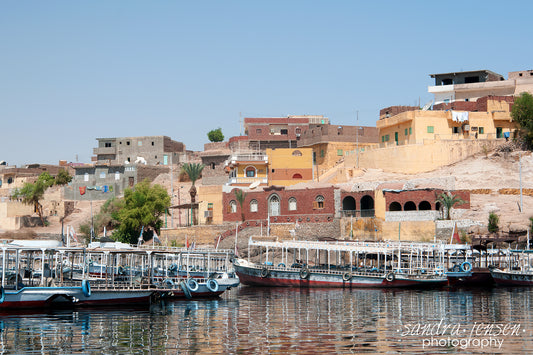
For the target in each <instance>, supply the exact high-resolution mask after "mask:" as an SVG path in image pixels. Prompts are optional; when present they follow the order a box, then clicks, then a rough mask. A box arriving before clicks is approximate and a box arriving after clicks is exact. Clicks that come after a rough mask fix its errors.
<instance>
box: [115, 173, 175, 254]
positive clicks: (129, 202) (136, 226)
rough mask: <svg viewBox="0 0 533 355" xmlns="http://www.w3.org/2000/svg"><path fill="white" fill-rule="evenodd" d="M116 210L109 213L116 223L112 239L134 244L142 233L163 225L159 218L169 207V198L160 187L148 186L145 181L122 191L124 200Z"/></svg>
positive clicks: (148, 183) (147, 182) (165, 191)
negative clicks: (116, 227) (117, 224)
mask: <svg viewBox="0 0 533 355" xmlns="http://www.w3.org/2000/svg"><path fill="white" fill-rule="evenodd" d="M116 207H118V210H117V211H114V212H112V213H111V215H112V217H113V219H115V220H116V221H118V223H119V226H118V229H117V230H115V232H114V233H113V238H114V239H115V240H118V241H120V242H124V243H130V244H136V243H137V240H138V238H139V235H140V233H141V230H142V228H143V226H144V231H148V229H150V228H152V229H154V230H156V231H159V229H160V228H161V226H162V225H163V221H162V220H161V216H163V214H164V213H165V212H166V211H167V209H168V208H169V207H170V196H169V195H168V193H167V190H166V189H165V188H163V187H162V186H161V185H157V184H156V185H153V186H151V185H150V182H149V181H148V180H147V179H146V180H144V181H143V182H141V183H139V184H137V185H135V186H134V187H133V188H132V189H126V190H125V191H124V198H123V199H121V200H120V202H119V203H118V204H117V206H116Z"/></svg>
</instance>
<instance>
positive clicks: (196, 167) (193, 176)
mask: <svg viewBox="0 0 533 355" xmlns="http://www.w3.org/2000/svg"><path fill="white" fill-rule="evenodd" d="M204 167H205V165H203V164H199V163H185V164H183V167H182V168H181V170H182V171H183V172H185V173H186V174H187V175H188V176H189V179H190V180H191V181H192V186H191V188H190V190H189V194H190V195H191V205H192V204H194V203H195V202H196V186H194V183H195V182H196V180H198V179H199V178H200V177H201V176H202V170H204ZM192 215H193V225H194V224H197V223H196V216H195V214H194V213H193V214H192Z"/></svg>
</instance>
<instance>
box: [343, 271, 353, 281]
mask: <svg viewBox="0 0 533 355" xmlns="http://www.w3.org/2000/svg"><path fill="white" fill-rule="evenodd" d="M342 279H343V280H344V281H350V280H351V279H352V274H351V273H349V272H345V273H344V275H342Z"/></svg>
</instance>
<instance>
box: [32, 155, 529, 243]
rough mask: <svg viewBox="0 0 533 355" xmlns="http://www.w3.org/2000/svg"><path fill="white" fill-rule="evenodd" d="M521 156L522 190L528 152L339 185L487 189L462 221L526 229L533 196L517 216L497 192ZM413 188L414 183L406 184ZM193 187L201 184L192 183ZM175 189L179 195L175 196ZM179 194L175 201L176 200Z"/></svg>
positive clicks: (84, 208) (80, 217) (514, 204)
mask: <svg viewBox="0 0 533 355" xmlns="http://www.w3.org/2000/svg"><path fill="white" fill-rule="evenodd" d="M520 154H521V156H522V186H523V188H529V189H532V188H533V155H532V154H531V152H521V153H520V152H511V153H491V154H489V155H488V156H485V155H478V156H475V157H472V158H469V159H467V160H464V161H462V162H460V163H457V164H454V165H451V166H447V167H444V168H441V169H438V170H436V171H432V172H428V173H423V174H416V175H407V174H395V173H388V172H383V171H382V170H379V169H368V170H362V171H361V172H360V174H359V176H357V177H355V178H353V179H352V180H351V181H350V182H348V183H345V184H341V186H342V187H343V188H344V189H348V190H352V189H355V187H356V186H362V187H364V186H365V184H369V185H368V186H377V185H378V184H379V183H383V182H390V181H398V182H408V185H409V181H415V182H420V181H422V183H421V184H422V185H423V186H428V185H437V186H438V185H439V183H440V182H441V181H443V180H445V181H447V182H449V181H452V184H453V185H454V187H455V189H468V190H473V189H488V190H491V191H492V192H491V193H489V194H472V195H471V209H470V211H467V212H466V213H465V214H464V215H463V216H462V218H469V219H473V220H476V221H480V222H482V223H485V224H486V222H487V219H488V214H489V212H491V211H493V212H496V213H497V214H498V215H499V216H500V227H501V228H502V229H504V230H507V229H508V228H509V227H510V226H512V225H521V226H526V225H528V224H529V217H532V216H533V197H529V196H524V197H523V206H524V213H520V211H519V209H518V205H519V202H520V197H519V196H518V195H502V194H498V193H497V191H498V190H499V189H502V188H514V189H518V188H519V187H520V174H519V171H520V168H519V167H520V164H519V156H520ZM173 178H174V184H173V188H174V198H173V201H172V203H173V204H174V205H177V204H178V203H182V204H183V203H188V202H190V196H189V193H188V191H189V189H190V187H191V183H190V182H185V183H181V182H178V181H177V178H178V176H177V174H174V175H173ZM155 183H157V184H160V185H162V186H164V187H166V188H167V189H168V190H170V187H171V184H170V174H163V175H160V176H159V177H158V178H157V179H156V180H155ZM410 184H411V185H412V186H415V187H417V183H410ZM196 185H197V186H200V185H201V181H198V182H196ZM327 185H331V184H329V183H326V182H321V183H303V184H298V185H296V186H294V187H291V188H302V187H306V186H327ZM178 190H179V194H178ZM178 195H179V201H178ZM102 203H103V201H101V202H96V201H95V202H93V213H97V212H98V210H99V208H100V205H101V204H102ZM90 216H91V214H90V204H89V202H86V201H83V202H78V203H77V204H76V209H75V211H74V213H73V214H72V215H70V216H68V217H67V219H66V221H65V223H66V224H70V225H72V226H74V228H76V230H79V225H80V224H82V223H85V222H87V221H90ZM51 222H52V224H51V225H50V226H49V227H46V228H34V229H33V231H35V232H36V233H60V232H61V224H60V223H59V221H58V220H52V221H51Z"/></svg>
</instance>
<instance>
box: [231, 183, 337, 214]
mask: <svg viewBox="0 0 533 355" xmlns="http://www.w3.org/2000/svg"><path fill="white" fill-rule="evenodd" d="M274 194H275V195H277V196H278V197H279V199H280V216H277V217H272V218H279V222H281V220H285V221H286V222H288V221H287V218H290V220H289V221H295V218H298V219H301V221H300V222H311V221H315V222H317V221H316V219H317V218H318V220H319V221H323V220H326V221H327V218H328V217H331V216H334V214H335V201H334V188H333V187H325V188H316V189H309V188H307V189H299V190H292V189H289V190H286V189H285V188H276V187H271V188H267V189H265V190H263V191H257V192H248V193H247V194H246V198H245V201H244V203H243V210H244V216H245V219H246V220H265V219H267V217H268V200H269V198H270V197H271V196H272V195H274ZM318 195H320V196H323V197H324V208H313V207H314V204H313V202H314V201H315V198H316V197H317V196H318ZM291 197H294V198H296V204H297V208H296V210H294V211H289V198H291ZM252 200H256V201H257V212H250V202H251V201H252ZM230 201H235V202H237V199H236V198H235V193H234V192H233V191H231V192H229V193H223V197H222V209H223V211H222V213H223V216H224V221H232V222H236V221H240V220H241V207H240V206H239V204H238V203H237V212H235V213H231V211H230V209H229V206H230ZM315 207H316V205H315ZM308 218H309V221H308V220H307V219H308Z"/></svg>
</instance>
